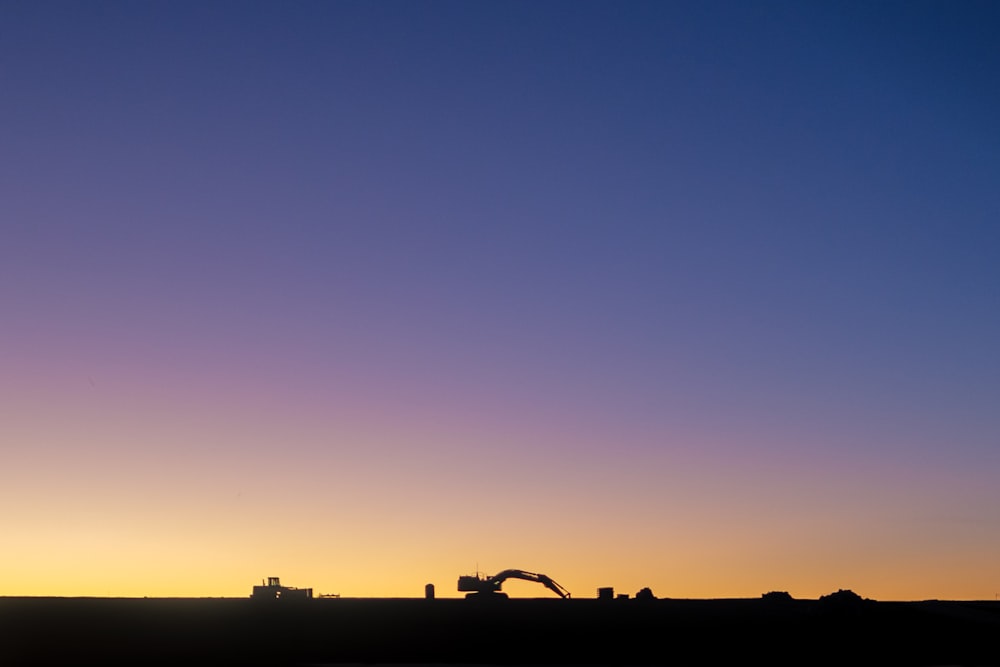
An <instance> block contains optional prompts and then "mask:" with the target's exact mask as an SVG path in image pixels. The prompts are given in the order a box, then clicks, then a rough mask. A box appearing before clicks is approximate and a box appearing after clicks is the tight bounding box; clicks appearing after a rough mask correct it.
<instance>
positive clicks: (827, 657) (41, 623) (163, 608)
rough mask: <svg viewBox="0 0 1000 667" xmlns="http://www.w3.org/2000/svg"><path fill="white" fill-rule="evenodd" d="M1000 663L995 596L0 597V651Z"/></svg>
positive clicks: (590, 661) (64, 661)
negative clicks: (919, 598) (986, 598)
mask: <svg viewBox="0 0 1000 667" xmlns="http://www.w3.org/2000/svg"><path fill="white" fill-rule="evenodd" d="M326 663H450V664H458V663H462V664H480V665H482V664H515V665H557V664H560V665H562V664H564V665H703V664H712V665H731V666H736V665H740V666H742V665H751V664H764V665H776V664H783V665H786V664H796V665H802V664H805V665H808V664H827V665H857V664H869V665H1000V603H996V602H947V601H940V602H938V601H931V602H872V601H867V600H866V601H861V600H765V599H750V600H635V599H631V600H594V599H591V600H558V599H552V600H516V599H515V600H504V601H492V602H483V601H473V600H461V599H457V600H456V599H444V600H442V599H439V600H422V599H398V600H393V599H316V600H304V601H285V600H282V601H254V600H249V599H101V598H0V665H2V666H3V667H20V666H22V665H24V666H27V665H61V666H65V667H73V666H77V665H92V664H94V665H96V664H101V665H136V666H137V665H191V664H199V665H315V664H326Z"/></svg>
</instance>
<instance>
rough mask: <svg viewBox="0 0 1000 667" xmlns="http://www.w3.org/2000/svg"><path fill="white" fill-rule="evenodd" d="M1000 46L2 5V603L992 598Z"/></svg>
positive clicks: (649, 9)
mask: <svg viewBox="0 0 1000 667" xmlns="http://www.w3.org/2000/svg"><path fill="white" fill-rule="evenodd" d="M998 31H1000V5H998V4H997V3H995V2H968V1H966V2H943V1H942V2H920V1H906V2H829V3H822V2H799V1H797V0H796V1H790V2H769V1H762V2H743V1H738V2H735V1H734V2H700V1H699V2H680V1H676V2H641V1H635V2H587V1H577V0H573V1H556V0H541V1H539V2H517V1H513V0H511V1H504V2H485V1H484V2H464V1H462V2H437V1H434V2H432V1H428V2H409V1H406V2H392V1H380V2H336V1H330V2H310V1H306V2H193V1H191V2H187V1H180V2H173V1H171V2H47V1H43V2H33V1H27V0H23V1H22V0H13V1H7V2H4V3H3V4H2V5H0V475H2V483H0V595H115V596H119V595H120V596H142V595H149V596H173V595H177V596H189V595H190V596H244V595H249V593H250V587H251V586H252V585H253V584H255V583H258V582H259V580H260V579H261V578H263V577H266V576H274V575H279V576H281V577H282V578H283V580H284V581H285V582H286V583H289V584H292V585H298V586H311V587H313V588H315V589H316V590H317V591H318V592H324V593H340V594H342V595H345V596H420V595H422V594H423V586H424V584H425V583H428V582H433V583H435V584H436V586H437V591H438V594H439V595H441V596H457V595H459V593H458V592H457V591H456V590H455V581H456V579H457V577H458V576H459V575H460V574H469V573H472V572H474V571H475V570H476V569H477V567H478V569H479V570H482V571H485V572H488V573H492V572H496V571H498V570H501V569H505V568H522V569H527V570H532V571H537V572H543V573H546V574H548V575H550V576H551V577H553V578H554V579H555V580H556V581H558V582H559V583H561V584H562V585H564V586H565V587H566V588H568V589H569V590H570V591H572V592H573V593H574V595H575V596H578V597H590V596H593V595H595V594H596V588H597V587H598V586H614V587H615V588H616V589H617V590H619V591H623V592H630V593H634V592H635V591H636V590H638V589H639V588H640V587H643V586H650V587H651V588H652V589H653V592H654V593H655V594H657V595H658V596H661V597H756V596H759V595H760V594H761V593H763V592H766V591H769V590H786V591H789V592H790V593H791V594H792V595H793V596H795V597H804V598H809V597H818V596H820V595H824V594H827V593H829V592H831V591H835V590H837V589H840V588H850V589H852V590H854V591H856V592H857V593H859V594H861V595H864V596H866V597H872V598H875V599H900V600H909V599H925V598H942V599H993V598H994V597H995V595H996V594H998V593H1000V408H998V406H1000V344H998V343H1000V113H998V109H1000V76H998V73H1000V49H997V45H996V35H997V33H998ZM505 590H507V591H508V592H509V593H510V594H511V595H514V596H546V595H548V593H547V591H545V590H544V589H542V588H541V587H539V586H537V585H536V584H530V583H526V582H509V583H508V584H507V585H505Z"/></svg>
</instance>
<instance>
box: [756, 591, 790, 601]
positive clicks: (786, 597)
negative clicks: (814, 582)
mask: <svg viewBox="0 0 1000 667" xmlns="http://www.w3.org/2000/svg"><path fill="white" fill-rule="evenodd" d="M760 598H761V599H762V600H764V601H766V602H791V601H792V600H794V599H795V598H793V597H792V596H791V594H789V592H788V591H770V592H767V593H764V594H763V595H761V596H760Z"/></svg>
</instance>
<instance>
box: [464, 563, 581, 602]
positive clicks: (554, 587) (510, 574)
mask: <svg viewBox="0 0 1000 667" xmlns="http://www.w3.org/2000/svg"><path fill="white" fill-rule="evenodd" d="M507 579H524V580H525V581H534V582H537V583H539V584H542V585H543V586H545V587H546V588H548V589H549V590H550V591H552V592H553V593H555V594H556V595H558V596H559V597H561V598H568V597H570V594H569V591H568V590H566V589H565V588H563V587H562V586H560V585H559V584H557V583H556V582H555V581H553V580H552V578H551V577H548V576H546V575H544V574H537V573H535V572H526V571H524V570H504V571H503V572H499V573H497V574H494V575H493V576H492V577H489V576H486V575H480V574H479V573H476V574H469V575H462V576H461V577H459V578H458V590H459V591H460V592H462V593H466V596H465V597H466V598H469V599H472V598H506V597H507V594H506V593H503V592H501V591H500V586H501V585H503V582H505V581H506V580H507Z"/></svg>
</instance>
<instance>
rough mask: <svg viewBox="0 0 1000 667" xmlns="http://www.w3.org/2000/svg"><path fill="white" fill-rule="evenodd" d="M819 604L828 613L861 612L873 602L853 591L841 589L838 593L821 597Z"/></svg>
mask: <svg viewBox="0 0 1000 667" xmlns="http://www.w3.org/2000/svg"><path fill="white" fill-rule="evenodd" d="M819 602H820V605H821V606H822V608H823V609H826V610H828V611H860V610H861V609H863V608H864V607H865V606H866V605H867V604H868V603H870V602H872V600H869V599H867V598H863V597H861V596H860V595H858V594H857V593H855V592H854V591H852V590H845V589H840V590H839V591H837V592H836V593H830V594H829V595H823V596H821V597H820V599H819Z"/></svg>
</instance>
